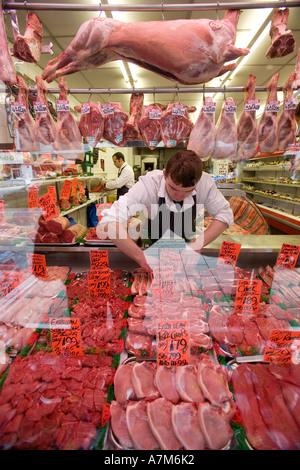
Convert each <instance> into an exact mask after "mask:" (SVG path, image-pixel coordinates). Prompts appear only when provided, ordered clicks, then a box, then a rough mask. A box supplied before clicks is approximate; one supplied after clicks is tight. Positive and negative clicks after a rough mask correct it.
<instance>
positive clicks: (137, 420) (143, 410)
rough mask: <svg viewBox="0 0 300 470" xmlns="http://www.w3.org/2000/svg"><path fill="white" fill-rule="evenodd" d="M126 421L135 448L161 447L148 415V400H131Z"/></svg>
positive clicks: (149, 448)
mask: <svg viewBox="0 0 300 470" xmlns="http://www.w3.org/2000/svg"><path fill="white" fill-rule="evenodd" d="M126 421H127V427H128V431H129V434H130V437H131V439H132V441H133V445H134V448H135V449H137V450H154V449H159V444H158V442H157V440H156V437H155V436H154V434H153V432H152V430H151V428H150V426H149V419H148V416H147V402H146V401H144V400H140V401H138V402H131V403H130V404H129V405H128V406H127V408H126Z"/></svg>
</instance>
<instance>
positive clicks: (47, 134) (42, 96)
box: [34, 76, 56, 152]
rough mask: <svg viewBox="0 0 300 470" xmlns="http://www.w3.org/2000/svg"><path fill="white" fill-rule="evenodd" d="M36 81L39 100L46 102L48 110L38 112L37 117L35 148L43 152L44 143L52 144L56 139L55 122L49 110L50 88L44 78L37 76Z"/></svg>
mask: <svg viewBox="0 0 300 470" xmlns="http://www.w3.org/2000/svg"><path fill="white" fill-rule="evenodd" d="M35 81H36V84H37V98H36V100H37V102H39V103H42V104H45V105H46V110H45V111H43V112H36V117H35V128H34V134H35V142H34V147H35V150H37V151H41V152H43V150H44V149H43V147H41V146H42V145H45V146H46V145H52V144H53V142H54V140H55V132H56V129H55V124H54V121H53V119H52V116H51V114H50V112H49V108H48V100H47V95H48V89H47V87H46V86H45V84H44V82H43V80H42V79H41V78H40V77H39V76H36V77H35Z"/></svg>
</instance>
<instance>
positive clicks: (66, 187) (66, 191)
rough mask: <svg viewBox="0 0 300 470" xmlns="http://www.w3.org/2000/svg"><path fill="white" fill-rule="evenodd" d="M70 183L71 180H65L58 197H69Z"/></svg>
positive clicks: (71, 182)
mask: <svg viewBox="0 0 300 470" xmlns="http://www.w3.org/2000/svg"><path fill="white" fill-rule="evenodd" d="M72 184H73V181H72V180H65V182H64V184H63V187H62V190H61V193H60V199H69V197H70V191H71V188H72Z"/></svg>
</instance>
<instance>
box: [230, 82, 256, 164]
mask: <svg viewBox="0 0 300 470" xmlns="http://www.w3.org/2000/svg"><path fill="white" fill-rule="evenodd" d="M255 84H256V77H255V76H254V75H249V78H248V81H247V83H246V85H245V86H244V92H245V94H246V93H247V97H246V99H247V100H255ZM245 101H246V100H245ZM237 136H238V137H237V138H238V150H237V156H236V159H234V161H235V160H237V161H240V160H249V159H250V158H252V157H254V156H255V155H256V153H257V152H258V149H259V145H258V124H257V121H256V111H255V109H254V110H253V111H246V110H245V109H244V111H243V112H242V114H241V116H240V118H239V120H238V124H237Z"/></svg>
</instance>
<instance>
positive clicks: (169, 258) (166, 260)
mask: <svg viewBox="0 0 300 470" xmlns="http://www.w3.org/2000/svg"><path fill="white" fill-rule="evenodd" d="M180 261H181V256H180V254H179V253H174V252H173V251H169V250H165V249H162V250H161V253H160V264H161V265H163V266H172V267H173V271H174V272H176V271H177V269H178V268H179V264H180Z"/></svg>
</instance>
